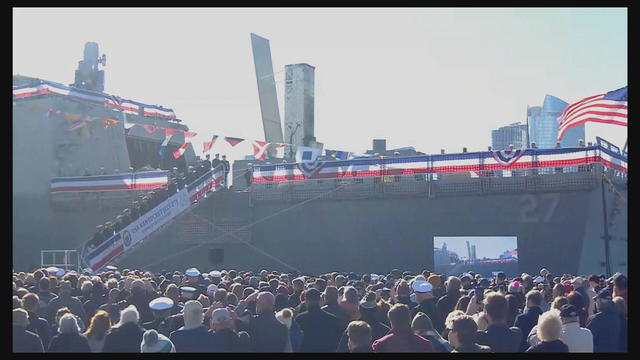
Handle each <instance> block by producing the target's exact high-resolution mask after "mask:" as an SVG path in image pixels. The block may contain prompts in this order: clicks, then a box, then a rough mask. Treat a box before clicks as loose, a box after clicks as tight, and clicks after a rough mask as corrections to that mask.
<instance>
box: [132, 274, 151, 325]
mask: <svg viewBox="0 0 640 360" xmlns="http://www.w3.org/2000/svg"><path fill="white" fill-rule="evenodd" d="M150 300H151V299H150V298H149V296H148V295H147V293H146V291H145V284H144V282H143V281H142V280H140V279H136V280H134V281H133V282H132V283H131V295H129V296H128V297H127V304H129V305H135V307H136V310H138V313H139V314H140V321H141V322H143V323H145V322H149V321H153V314H152V313H151V309H149V301H150Z"/></svg>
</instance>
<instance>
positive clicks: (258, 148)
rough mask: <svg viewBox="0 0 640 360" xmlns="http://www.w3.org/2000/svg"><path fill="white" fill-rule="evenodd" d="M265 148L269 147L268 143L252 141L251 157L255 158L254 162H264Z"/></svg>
mask: <svg viewBox="0 0 640 360" xmlns="http://www.w3.org/2000/svg"><path fill="white" fill-rule="evenodd" d="M267 147H269V143H268V142H266V141H260V140H254V141H253V157H254V158H256V160H260V161H264V160H265V159H266V157H267Z"/></svg>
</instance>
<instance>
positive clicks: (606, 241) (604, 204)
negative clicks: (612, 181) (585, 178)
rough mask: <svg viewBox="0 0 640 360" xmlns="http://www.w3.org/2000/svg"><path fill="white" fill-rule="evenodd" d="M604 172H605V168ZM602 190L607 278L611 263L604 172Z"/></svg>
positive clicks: (609, 274)
mask: <svg viewBox="0 0 640 360" xmlns="http://www.w3.org/2000/svg"><path fill="white" fill-rule="evenodd" d="M602 170H603V171H604V167H603V169H602ZM600 190H601V192H602V218H603V221H604V222H603V223H602V225H603V227H604V254H605V255H604V256H605V270H606V272H607V276H611V261H610V256H609V227H608V226H607V203H606V201H605V196H604V172H603V173H602V178H601V179H600Z"/></svg>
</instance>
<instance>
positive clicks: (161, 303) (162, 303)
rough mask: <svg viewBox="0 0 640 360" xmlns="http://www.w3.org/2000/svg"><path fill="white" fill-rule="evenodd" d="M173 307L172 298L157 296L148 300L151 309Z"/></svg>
mask: <svg viewBox="0 0 640 360" xmlns="http://www.w3.org/2000/svg"><path fill="white" fill-rule="evenodd" d="M172 307H173V300H171V299H170V298H168V297H159V298H155V299H153V300H151V302H149V308H150V309H151V310H157V311H160V310H169V309H171V308H172Z"/></svg>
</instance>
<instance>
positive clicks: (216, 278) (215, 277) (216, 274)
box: [209, 270, 222, 285]
mask: <svg viewBox="0 0 640 360" xmlns="http://www.w3.org/2000/svg"><path fill="white" fill-rule="evenodd" d="M209 276H210V277H211V282H212V283H214V284H216V285H218V284H220V281H222V273H221V272H220V271H217V270H213V271H212V272H210V273H209Z"/></svg>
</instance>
